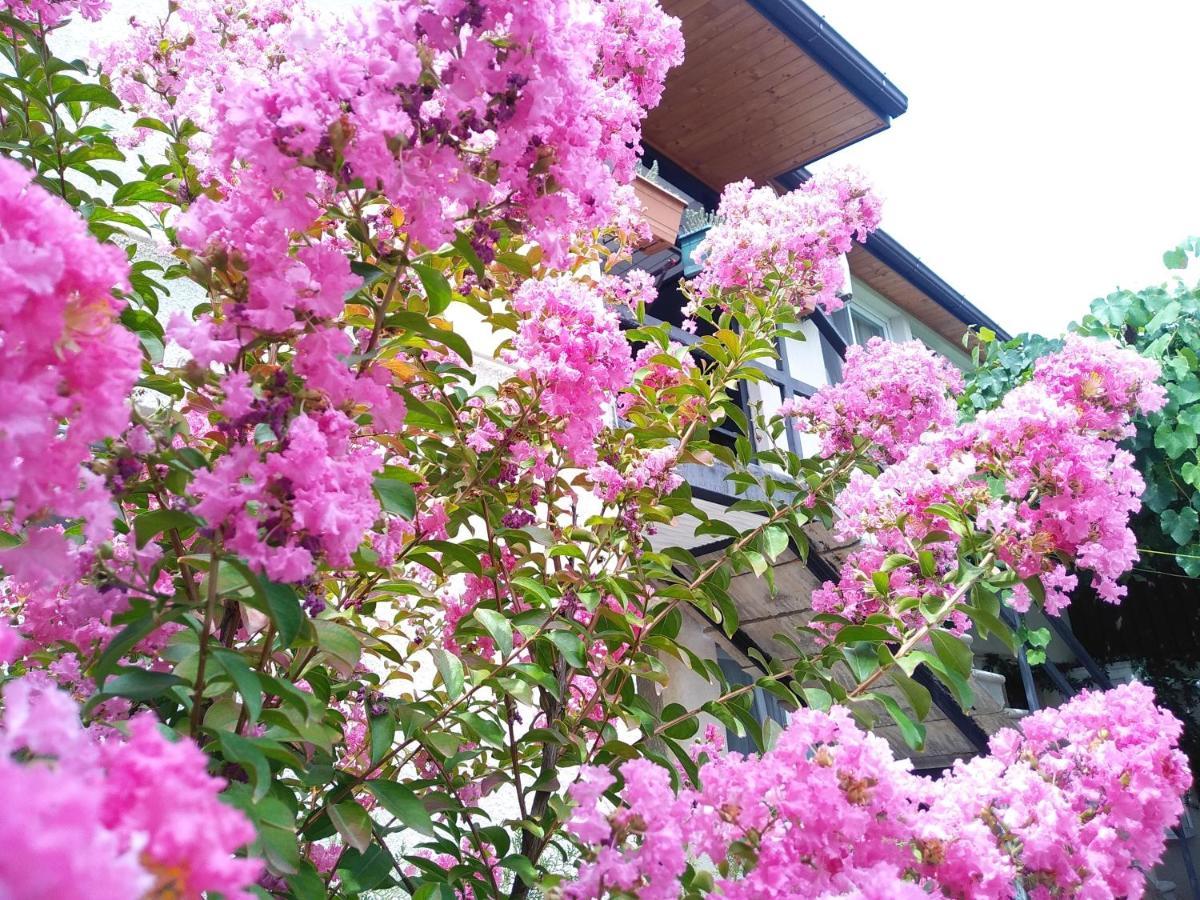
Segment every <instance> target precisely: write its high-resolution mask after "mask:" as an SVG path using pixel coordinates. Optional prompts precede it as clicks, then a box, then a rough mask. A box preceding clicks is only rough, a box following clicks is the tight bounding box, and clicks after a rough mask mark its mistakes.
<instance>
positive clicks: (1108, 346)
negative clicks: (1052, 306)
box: [1033, 334, 1167, 439]
mask: <svg viewBox="0 0 1200 900" xmlns="http://www.w3.org/2000/svg"><path fill="white" fill-rule="evenodd" d="M1161 375H1162V371H1161V370H1160V369H1159V366H1158V363H1156V362H1155V361H1154V360H1152V359H1150V358H1149V357H1145V356H1142V355H1140V354H1138V353H1133V352H1131V350H1130V349H1129V348H1126V347H1122V346H1120V345H1118V344H1114V343H1112V342H1111V341H1101V340H1097V339H1096V338H1090V337H1080V336H1079V335H1077V334H1068V335H1067V337H1066V340H1065V342H1064V344H1063V348H1062V349H1061V350H1059V351H1058V352H1057V353H1051V354H1049V355H1047V356H1044V357H1042V358H1041V359H1039V360H1038V361H1037V363H1036V364H1035V365H1034V369H1033V380H1034V381H1035V382H1036V383H1037V384H1040V385H1042V386H1043V387H1045V389H1046V391H1047V393H1049V394H1050V396H1052V397H1054V398H1056V399H1058V400H1060V401H1062V402H1063V403H1066V404H1068V405H1070V406H1072V407H1073V408H1075V409H1076V410H1078V411H1079V425H1080V427H1081V428H1086V429H1088V430H1090V431H1095V432H1098V433H1100V434H1104V435H1107V436H1110V437H1113V438H1115V439H1120V438H1127V437H1132V436H1133V432H1134V429H1133V426H1132V424H1131V423H1130V417H1131V416H1133V415H1134V414H1135V413H1136V412H1137V411H1138V410H1140V411H1142V412H1145V413H1150V412H1157V411H1158V410H1160V409H1162V408H1163V406H1164V405H1165V404H1166V402H1167V391H1166V389H1165V388H1164V387H1163V386H1162V385H1161V384H1159V383H1158V379H1159V377H1160V376H1161Z"/></svg>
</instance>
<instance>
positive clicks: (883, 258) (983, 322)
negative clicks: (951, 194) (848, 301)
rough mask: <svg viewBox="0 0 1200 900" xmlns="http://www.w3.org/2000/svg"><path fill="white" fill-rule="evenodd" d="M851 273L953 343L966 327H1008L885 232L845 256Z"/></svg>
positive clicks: (1000, 334)
mask: <svg viewBox="0 0 1200 900" xmlns="http://www.w3.org/2000/svg"><path fill="white" fill-rule="evenodd" d="M849 261H850V274H851V276H852V277H853V278H855V279H857V280H858V281H861V282H862V283H864V284H866V285H867V286H868V287H869V288H871V289H872V290H873V291H876V292H877V293H879V294H881V295H882V296H884V297H886V298H887V299H888V300H890V301H891V302H892V303H895V304H896V305H897V306H899V307H900V308H901V309H903V310H904V311H905V312H907V313H909V314H910V315H912V316H913V317H914V318H915V319H917V320H918V321H920V322H923V323H924V324H925V325H927V326H929V327H930V328H932V329H933V330H934V331H936V332H937V333H938V334H940V335H941V336H942V337H944V338H946V340H948V341H951V342H953V343H955V344H958V343H960V342H961V341H962V339H963V335H965V334H966V333H967V331H968V330H971V329H978V328H988V329H991V330H992V331H994V332H995V333H996V335H997V336H998V337H999V338H1000V339H1001V340H1008V339H1009V337H1010V335H1009V333H1008V332H1007V331H1005V330H1004V329H1003V328H1001V327H1000V326H999V325H997V324H996V322H995V321H993V320H992V319H991V318H990V317H989V316H987V315H985V314H984V313H983V312H982V311H980V310H979V309H978V308H977V307H976V306H975V305H974V304H972V303H971V302H970V301H968V300H967V298H966V297H964V296H963V295H962V294H960V293H959V292H958V291H956V290H955V289H954V288H952V287H951V286H950V285H949V284H947V283H946V282H945V281H943V280H942V279H941V278H940V277H939V276H938V274H937V273H936V272H934V271H933V270H932V269H930V268H929V266H927V265H925V263H923V262H921V260H919V259H917V257H916V256H914V255H913V254H912V253H911V252H910V251H909V250H907V249H906V248H905V247H904V246H903V245H901V243H900V242H899V241H897V240H896V239H895V238H894V237H892V236H891V235H890V234H888V233H887V232H885V231H876V232H875V233H874V234H872V235H871V236H870V237H869V238H867V240H866V242H865V243H863V244H856V245H855V246H854V249H853V250H851V251H850V254H849Z"/></svg>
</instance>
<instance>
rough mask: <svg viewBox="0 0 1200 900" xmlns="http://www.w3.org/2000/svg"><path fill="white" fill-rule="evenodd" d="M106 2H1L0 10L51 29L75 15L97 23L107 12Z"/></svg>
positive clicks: (48, 0) (96, 0)
mask: <svg viewBox="0 0 1200 900" xmlns="http://www.w3.org/2000/svg"><path fill="white" fill-rule="evenodd" d="M108 7H109V3H108V0H3V2H0V9H3V10H4V11H5V12H6V13H8V14H9V15H10V16H12V17H13V18H16V19H20V20H21V21H23V22H33V23H38V24H39V25H40V26H41V27H42V28H53V27H54V26H55V25H58V24H59V23H60V22H62V21H63V20H64V19H67V18H69V17H71V16H73V15H75V14H76V13H78V14H79V15H81V16H82V17H83V18H85V19H87V20H88V21H89V22H97V21H99V20H100V19H101V18H103V17H104V14H105V13H106V12H108Z"/></svg>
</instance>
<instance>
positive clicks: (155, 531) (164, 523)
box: [133, 509, 196, 548]
mask: <svg viewBox="0 0 1200 900" xmlns="http://www.w3.org/2000/svg"><path fill="white" fill-rule="evenodd" d="M195 527H196V520H195V519H193V518H192V517H191V516H190V515H188V514H187V513H185V512H181V511H180V510H176V509H152V510H150V511H149V512H144V513H142V514H141V515H139V516H138V517H137V518H135V519H134V520H133V534H134V537H135V538H136V540H137V545H138V547H139V548H141V547H145V546H146V544H147V543H149V541H150V539H151V538H153V537H155V536H157V535H159V534H161V533H162V532H164V531H169V530H171V529H172V528H174V529H176V530H178V531H179V532H180V533H181V534H183V536H184V537H186V536H187V534H190V533H191V532H192V531H193V530H194V529H195ZM184 532H186V534H184Z"/></svg>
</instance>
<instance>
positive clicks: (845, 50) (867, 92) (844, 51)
mask: <svg viewBox="0 0 1200 900" xmlns="http://www.w3.org/2000/svg"><path fill="white" fill-rule="evenodd" d="M747 2H748V3H749V4H750V5H751V6H753V7H754V8H755V9H757V10H758V11H759V12H760V13H762V14H763V15H764V16H766V18H767V19H769V20H770V22H771V24H773V25H774V26H775V27H776V28H778V29H779V30H780V31H782V32H783V33H784V34H786V35H787V36H788V37H789V38H791V39H792V40H793V41H794V42H795V43H796V44H797V45H798V46H799V47H800V48H801V49H803V50H804V52H805V53H807V54H808V55H809V56H811V57H812V58H813V59H815V60H816V61H817V62H818V63H820V64H821V65H822V66H823V67H824V68H825V69H826V71H828V72H829V74H831V75H833V76H834V77H835V78H837V79H838V80H839V81H840V82H842V84H844V85H845V86H846V87H847V88H848V89H849V90H850V91H851V92H852V93H853V94H854V95H855V96H856V97H858V99H859V100H861V101H862V102H863V103H865V104H866V105H867V106H869V107H870V108H871V109H872V110H874V112H875V113H876V115H878V116H880V117H881V118H882V119H883V120H884V121H885V123H886V122H888V121H890V120H891V119H894V118H896V116H899V115H903V114H904V112H905V110H907V109H908V97H906V96H905V95H904V92H903V91H901V90H900V89H899V88H898V87H896V85H894V84H892V82H891V81H889V80H888V78H887V76H886V75H884V74H883V73H882V72H880V71H879V69H877V68H875V66H873V65H872V64H871V63H870V62H869V61H868V60H867V58H866V57H865V56H863V55H862V54H861V53H860V52H858V51H857V50H856V49H854V47H853V46H852V45H851V44H850V42H849V41H847V40H846V39H845V38H844V37H842V36H841V35H840V34H838V33H837V32H836V31H834V29H833V26H831V25H830V24H829V23H828V22H826V21H825V20H824V19H823V18H821V17H820V16H819V15H817V14H816V13H815V12H814V11H813V10H812V9H810V8H809V7H808V6H807V5H805V4H804V3H802V2H801V0H747Z"/></svg>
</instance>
